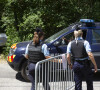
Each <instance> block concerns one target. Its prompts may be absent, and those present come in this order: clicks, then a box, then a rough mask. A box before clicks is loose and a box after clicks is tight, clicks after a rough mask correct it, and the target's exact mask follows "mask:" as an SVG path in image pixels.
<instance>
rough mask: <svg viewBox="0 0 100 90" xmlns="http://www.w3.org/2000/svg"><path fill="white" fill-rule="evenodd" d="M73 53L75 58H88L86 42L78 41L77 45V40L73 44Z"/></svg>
mask: <svg viewBox="0 0 100 90" xmlns="http://www.w3.org/2000/svg"><path fill="white" fill-rule="evenodd" d="M71 52H72V56H73V58H79V59H80V58H85V57H88V55H87V52H86V49H85V47H84V40H78V41H77V43H76V41H75V40H73V41H72V42H71Z"/></svg>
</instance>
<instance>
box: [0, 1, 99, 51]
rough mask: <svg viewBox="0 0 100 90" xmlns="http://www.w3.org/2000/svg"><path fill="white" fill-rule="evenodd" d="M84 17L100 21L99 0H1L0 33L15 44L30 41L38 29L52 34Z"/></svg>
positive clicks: (8, 41)
mask: <svg viewBox="0 0 100 90" xmlns="http://www.w3.org/2000/svg"><path fill="white" fill-rule="evenodd" d="M82 18H88V19H94V20H95V21H97V22H98V21H100V1H99V0H0V32H5V33H6V34H7V36H8V40H7V43H6V47H4V50H5V52H7V53H8V50H9V48H10V46H11V45H12V44H13V43H16V42H21V41H26V40H30V39H32V37H33V32H34V30H35V28H36V27H41V28H42V29H43V31H44V32H45V34H46V38H47V37H49V36H50V35H52V34H54V33H56V32H58V31H60V30H61V29H64V28H66V27H67V26H68V25H69V24H71V23H73V22H77V21H79V20H80V19H82Z"/></svg>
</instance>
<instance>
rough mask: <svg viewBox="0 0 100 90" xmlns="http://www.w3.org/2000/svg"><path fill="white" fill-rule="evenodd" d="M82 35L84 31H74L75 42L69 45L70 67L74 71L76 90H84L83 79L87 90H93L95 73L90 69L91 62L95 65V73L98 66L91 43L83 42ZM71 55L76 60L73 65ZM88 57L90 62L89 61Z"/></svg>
mask: <svg viewBox="0 0 100 90" xmlns="http://www.w3.org/2000/svg"><path fill="white" fill-rule="evenodd" d="M82 35H83V32H82V30H78V31H74V36H75V40H73V41H71V42H70V43H69V44H68V47H67V60H68V64H69V67H70V68H71V69H72V68H73V70H74V79H75V90H82V78H83V77H85V78H86V83H87V90H93V81H92V76H93V72H92V69H91V67H90V60H91V61H92V63H93V65H94V69H95V73H96V72H97V65H96V62H95V59H94V56H93V54H92V52H91V48H90V44H89V42H88V41H86V40H83V38H82ZM71 55H72V57H73V59H74V64H73V65H72V64H71ZM88 57H89V58H90V60H88Z"/></svg>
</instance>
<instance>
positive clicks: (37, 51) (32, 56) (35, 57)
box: [28, 42, 45, 63]
mask: <svg viewBox="0 0 100 90" xmlns="http://www.w3.org/2000/svg"><path fill="white" fill-rule="evenodd" d="M41 47H42V45H40V44H38V45H34V44H33V42H31V43H30V44H29V47H28V58H29V62H33V63H34V62H35V63H36V62H38V61H41V60H43V59H45V56H44V54H43V53H42V48H41Z"/></svg>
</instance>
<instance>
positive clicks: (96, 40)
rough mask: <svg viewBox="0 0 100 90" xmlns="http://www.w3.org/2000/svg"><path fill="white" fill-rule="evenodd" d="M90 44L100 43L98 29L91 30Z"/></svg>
mask: <svg viewBox="0 0 100 90" xmlns="http://www.w3.org/2000/svg"><path fill="white" fill-rule="evenodd" d="M92 36H93V37H92V44H95V43H100V30H97V29H96V30H92Z"/></svg>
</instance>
